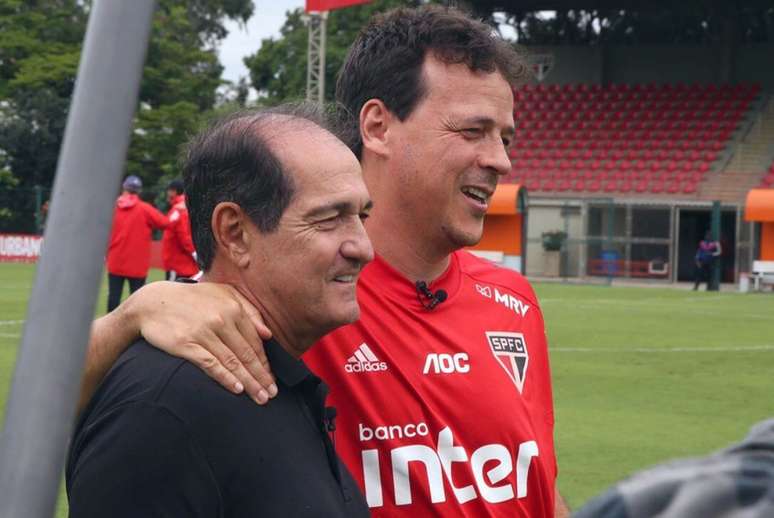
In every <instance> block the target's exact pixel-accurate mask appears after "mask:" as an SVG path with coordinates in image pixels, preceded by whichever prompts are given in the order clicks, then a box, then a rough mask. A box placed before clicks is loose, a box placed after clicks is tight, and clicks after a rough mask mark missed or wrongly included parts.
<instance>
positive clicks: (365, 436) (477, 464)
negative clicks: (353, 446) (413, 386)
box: [360, 423, 538, 507]
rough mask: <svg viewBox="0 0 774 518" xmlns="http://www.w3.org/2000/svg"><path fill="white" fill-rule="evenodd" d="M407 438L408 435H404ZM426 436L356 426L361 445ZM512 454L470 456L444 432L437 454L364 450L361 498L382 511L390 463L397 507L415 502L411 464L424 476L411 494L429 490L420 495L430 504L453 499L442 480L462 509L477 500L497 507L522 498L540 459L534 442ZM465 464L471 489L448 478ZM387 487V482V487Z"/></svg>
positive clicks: (423, 428)
mask: <svg viewBox="0 0 774 518" xmlns="http://www.w3.org/2000/svg"><path fill="white" fill-rule="evenodd" d="M407 432H408V433H407ZM427 432H428V430H427V425H426V424H425V423H419V424H417V425H414V424H408V425H406V426H398V425H396V426H382V427H377V428H375V429H373V430H372V429H371V428H368V427H367V426H364V425H362V424H361V425H360V440H361V441H367V440H370V439H372V438H377V436H382V437H384V438H385V439H386V438H393V437H401V436H405V437H410V436H412V435H426V434H427ZM514 453H515V459H514V455H513V453H512V452H511V451H510V450H508V448H507V447H505V446H504V445H502V444H496V443H495V444H487V445H485V446H481V447H480V448H477V449H476V450H474V451H472V452H471V453H470V454H468V451H467V450H466V449H465V448H464V447H463V446H460V445H455V444H454V434H453V433H452V430H451V428H449V427H448V426H447V427H446V428H444V429H443V430H441V431H440V432H438V443H437V445H436V446H435V449H433V448H432V447H430V446H428V445H424V444H411V445H406V446H400V447H398V448H393V449H391V450H389V451H388V452H382V455H380V454H379V450H377V449H370V450H363V451H362V452H361V457H362V460H363V478H364V480H365V494H366V500H367V501H368V506H369V507H381V506H383V505H384V483H383V481H382V476H381V471H380V463H381V462H389V463H390V466H391V467H392V486H393V488H394V497H395V505H409V504H411V503H412V502H413V501H414V496H413V494H412V480H411V474H412V473H415V475H416V473H417V471H416V470H410V469H409V465H410V464H411V463H415V465H420V464H421V466H422V468H424V476H423V475H422V472H421V468H420V471H419V473H420V475H419V476H418V477H416V478H415V479H414V480H413V482H414V486H413V487H414V492H415V493H416V491H417V489H418V488H417V485H418V484H424V483H425V481H426V483H427V485H428V486H429V487H428V488H427V489H425V488H422V489H419V492H420V493H425V494H429V496H430V501H431V502H432V503H434V504H437V503H442V502H446V501H447V499H449V498H451V495H447V494H446V489H445V487H444V482H443V481H444V478H445V479H446V481H447V482H448V483H449V486H450V487H451V488H452V493H453V497H454V498H455V499H457V501H458V502H459V503H460V504H464V503H465V502H469V501H470V500H474V499H476V498H483V499H484V500H486V501H487V502H490V503H500V502H505V501H507V500H513V499H514V498H526V496H527V479H528V478H529V468H530V465H531V462H532V458H533V457H537V456H538V446H537V443H536V442H535V441H526V442H523V443H521V444H519V448H518V451H516V452H514ZM455 463H457V464H465V465H466V467H467V470H466V471H468V472H472V474H473V482H475V484H467V485H460V486H458V485H457V483H459V480H458V481H457V482H456V483H455V481H454V479H453V478H452V473H457V475H459V469H460V468H459V467H457V471H455V470H453V467H454V464H455ZM387 484H388V485H387V487H389V482H388V483H387Z"/></svg>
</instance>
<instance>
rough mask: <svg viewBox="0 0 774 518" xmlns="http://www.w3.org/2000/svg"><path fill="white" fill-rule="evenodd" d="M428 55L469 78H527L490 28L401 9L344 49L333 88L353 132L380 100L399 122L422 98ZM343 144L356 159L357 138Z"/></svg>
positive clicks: (444, 12) (436, 12) (453, 14)
mask: <svg viewBox="0 0 774 518" xmlns="http://www.w3.org/2000/svg"><path fill="white" fill-rule="evenodd" d="M428 53H432V55H433V56H434V57H435V58H437V59H439V60H440V61H442V62H444V63H447V64H465V65H467V66H468V68H469V69H470V70H471V71H473V72H479V71H480V72H488V73H492V72H499V73H500V74H502V76H503V77H504V78H505V80H506V81H508V83H510V84H512V85H516V84H518V83H519V82H520V81H522V80H523V78H525V77H526V76H527V71H528V68H527V66H526V64H525V61H524V58H523V57H522V56H521V55H520V54H519V53H518V52H517V51H516V49H515V48H514V47H513V46H512V45H511V44H509V43H508V42H506V41H504V40H503V39H502V38H500V37H499V36H497V35H496V34H494V32H493V29H492V27H491V26H489V25H486V24H485V23H483V22H480V21H477V20H474V19H472V18H471V17H470V16H468V15H467V14H465V13H463V12H461V11H459V10H457V9H454V8H448V7H442V6H438V5H425V6H422V7H417V8H405V7H401V8H398V9H394V10H392V11H388V12H386V13H382V14H378V15H376V16H374V17H373V18H372V19H371V21H370V22H369V23H368V25H366V26H365V27H364V28H363V30H362V31H360V34H359V35H358V37H357V39H355V42H354V43H353V44H352V46H351V47H350V49H349V54H348V55H347V58H346V60H345V61H344V65H343V66H342V67H341V71H340V72H339V77H338V81H337V82H336V100H337V101H338V102H339V103H341V104H342V105H343V106H344V107H346V108H347V112H348V113H349V115H350V117H351V119H350V121H349V122H350V124H351V125H354V126H355V127H357V125H358V119H359V116H360V109H361V108H362V107H363V105H364V104H365V103H366V101H368V100H369V99H381V100H382V101H383V102H384V104H385V106H387V109H389V110H390V111H391V112H392V113H393V114H395V115H396V116H397V117H398V118H399V119H400V120H405V119H406V118H407V117H408V116H409V115H410V114H411V112H412V111H413V110H414V108H415V107H416V106H417V104H418V103H419V101H420V100H422V98H424V96H425V95H426V94H427V91H426V88H425V85H424V84H423V82H422V64H423V63H424V60H425V56H426V55H427V54H428ZM351 135H352V136H355V137H356V138H354V139H353V140H352V141H349V142H347V143H348V144H349V146H350V148H351V149H352V151H353V152H354V153H355V155H357V157H358V158H360V155H361V151H362V149H361V148H362V142H361V140H360V132H359V131H357V132H352V133H351Z"/></svg>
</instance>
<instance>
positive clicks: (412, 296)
mask: <svg viewBox="0 0 774 518" xmlns="http://www.w3.org/2000/svg"><path fill="white" fill-rule="evenodd" d="M363 274H364V275H366V276H368V277H369V278H370V279H371V280H373V281H375V286H376V289H377V290H378V291H379V292H380V293H382V294H383V295H387V296H389V297H390V298H391V299H393V300H396V301H397V302H400V303H401V304H405V305H407V306H408V307H409V308H410V309H412V310H415V311H427V310H426V309H425V308H424V307H423V306H422V305H421V304H420V302H419V299H418V298H417V289H416V281H419V280H426V279H408V278H407V277H405V276H404V275H403V274H402V273H400V272H399V271H398V270H396V269H395V268H393V267H392V266H391V265H390V264H389V263H388V262H387V261H385V260H384V259H383V258H382V257H381V256H379V255H376V256H375V257H374V260H373V261H372V262H371V263H369V264H368V265H366V267H365V268H364V270H363ZM460 278H461V274H460V265H459V257H458V252H454V253H453V254H451V255H450V259H449V266H448V267H447V268H446V271H444V272H443V273H442V274H441V276H440V277H438V278H437V279H435V280H434V281H432V282H430V283H429V285H428V288H429V289H430V291H432V292H434V293H435V292H436V291H438V290H441V289H442V290H444V291H446V295H447V302H446V304H448V301H449V299H451V298H453V297H454V295H455V294H456V293H457V291H459V287H460ZM442 306H443V304H441V305H440V306H438V307H437V309H440V308H441V307H442Z"/></svg>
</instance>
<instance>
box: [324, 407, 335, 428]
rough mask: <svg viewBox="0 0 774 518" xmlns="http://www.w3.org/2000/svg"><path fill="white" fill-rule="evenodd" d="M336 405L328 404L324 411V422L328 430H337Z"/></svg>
mask: <svg viewBox="0 0 774 518" xmlns="http://www.w3.org/2000/svg"><path fill="white" fill-rule="evenodd" d="M336 414H337V412H336V407H333V406H326V407H325V410H324V411H323V424H324V425H325V430H326V431H327V432H335V431H336Z"/></svg>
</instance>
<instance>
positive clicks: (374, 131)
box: [360, 99, 397, 156]
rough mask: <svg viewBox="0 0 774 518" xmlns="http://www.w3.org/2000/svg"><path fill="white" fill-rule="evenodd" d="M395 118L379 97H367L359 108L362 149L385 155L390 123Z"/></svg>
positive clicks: (387, 151) (387, 149) (387, 150)
mask: <svg viewBox="0 0 774 518" xmlns="http://www.w3.org/2000/svg"><path fill="white" fill-rule="evenodd" d="M396 120H397V119H396V118H395V116H394V115H393V114H392V113H391V112H390V110H388V109H387V106H385V105H384V102H383V101H382V100H381V99H369V100H368V101H367V102H366V103H365V104H364V105H363V108H362V109H361V110H360V138H361V139H362V141H363V149H364V150H366V149H367V150H369V151H371V152H373V153H376V154H377V155H379V156H384V155H387V154H388V153H389V148H388V146H387V144H388V139H389V136H390V133H389V129H390V125H391V124H393V123H394V122H395V121H396Z"/></svg>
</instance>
